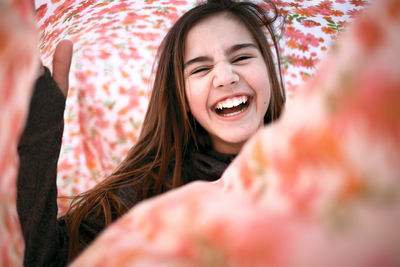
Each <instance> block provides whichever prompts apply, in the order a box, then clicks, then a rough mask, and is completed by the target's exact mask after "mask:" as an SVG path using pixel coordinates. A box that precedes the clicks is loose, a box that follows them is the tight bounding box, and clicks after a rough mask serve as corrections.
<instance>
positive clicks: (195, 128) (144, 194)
mask: <svg viewBox="0 0 400 267" xmlns="http://www.w3.org/2000/svg"><path fill="white" fill-rule="evenodd" d="M268 5H269V6H270V7H272V10H273V11H274V16H272V17H268V16H267V14H266V10H263V9H262V8H261V7H259V6H257V5H255V4H252V3H245V2H239V3H235V2H232V1H229V0H220V1H208V2H207V3H205V4H202V5H199V6H197V7H195V8H193V9H191V10H190V11H188V12H187V13H186V14H185V15H183V16H182V17H181V18H180V19H179V20H178V21H177V22H176V23H175V25H174V26H173V27H172V28H171V29H170V30H169V32H168V34H167V35H166V37H165V38H164V40H163V42H162V44H161V46H160V48H159V52H158V56H157V62H156V64H157V68H156V73H155V79H154V84H153V90H152V96H151V99H150V103H149V107H148V110H147V113H146V116H145V120H144V122H143V126H142V130H141V134H140V137H139V140H138V142H137V143H136V144H135V146H133V148H132V149H131V150H130V152H129V153H128V155H127V157H126V158H125V160H124V161H123V162H122V163H121V164H120V165H119V167H118V168H117V169H116V171H115V172H114V173H113V174H112V175H111V176H109V177H108V178H106V179H105V180H103V181H102V182H101V183H99V184H98V185H97V186H96V187H94V188H93V189H91V190H89V191H88V192H85V193H83V194H81V195H79V196H78V197H76V198H75V199H74V201H73V204H72V205H71V208H70V209H69V211H68V212H67V214H66V216H65V217H63V218H60V219H59V220H57V202H56V198H57V189H56V169H57V159H58V153H59V149H60V146H61V136H62V113H63V105H64V102H65V99H64V97H63V96H62V94H61V93H60V91H59V90H54V87H55V86H56V84H55V83H54V81H53V80H52V79H51V76H50V73H49V71H48V70H46V72H45V74H44V75H43V76H42V77H41V78H39V80H38V83H37V84H36V89H35V92H34V95H33V97H32V102H31V106H30V115H29V118H28V122H27V127H26V129H25V131H24V133H23V135H22V137H21V141H20V144H19V154H20V158H21V164H20V173H19V180H18V201H17V206H18V212H19V215H20V221H21V225H22V229H23V234H24V238H25V242H26V252H25V265H26V266H41V265H45V266H52V265H57V266H59V265H61V266H63V265H66V264H67V262H68V261H71V260H73V259H74V258H75V257H76V256H77V255H78V254H79V253H80V252H81V251H82V250H83V249H84V248H85V247H86V246H87V245H88V244H90V243H91V242H92V241H93V239H95V238H96V236H97V235H98V234H99V233H100V232H101V231H102V230H103V229H104V228H105V227H106V226H107V225H109V224H110V223H111V222H113V221H114V220H116V219H117V218H119V217H120V216H121V215H123V214H124V213H125V212H126V211H127V210H128V209H130V208H131V207H132V206H134V205H135V204H136V203H138V202H139V201H141V200H144V199H147V198H149V197H152V196H155V195H157V194H160V193H163V192H165V191H167V190H170V189H173V188H176V187H178V186H181V185H183V184H186V183H188V182H191V181H193V180H208V181H215V180H217V179H218V178H219V177H220V176H221V174H222V172H223V171H224V170H225V168H226V167H227V165H228V164H229V163H230V162H231V160H232V159H233V158H234V157H235V155H236V154H237V153H238V152H239V151H240V149H241V147H242V146H243V144H244V143H245V142H246V141H247V140H248V139H249V138H250V137H251V136H252V135H253V134H254V133H255V132H256V131H257V130H258V129H259V128H260V127H261V126H262V125H264V124H267V123H270V122H271V121H273V120H276V119H277V118H278V117H279V115H280V113H281V110H282V107H283V105H284V101H285V97H284V90H283V85H282V79H281V74H280V67H279V65H280V62H279V53H278V49H277V41H276V39H275V33H274V30H273V25H272V24H273V22H274V21H275V20H276V18H277V15H276V14H277V9H276V7H275V6H274V5H273V3H272V2H268ZM265 29H266V30H267V31H268V33H269V36H270V38H271V40H272V42H273V43H274V46H275V54H276V56H277V63H278V64H277V65H278V67H277V68H276V66H275V61H274V57H273V54H272V52H271V50H270V46H269V44H268V40H267V37H266V36H265V33H264V30H265ZM39 88H40V90H39ZM44 97H46V98H47V99H46V101H49V98H50V97H53V100H51V103H52V105H51V106H48V105H43V104H42V103H41V102H42V101H43V99H44ZM58 105H59V106H58ZM60 106H61V108H60ZM44 108H46V109H47V110H43V109H44ZM38 133H39V134H38ZM37 166H39V167H37ZM32 176H34V177H39V178H40V179H39V178H38V179H34V180H33V181H32Z"/></svg>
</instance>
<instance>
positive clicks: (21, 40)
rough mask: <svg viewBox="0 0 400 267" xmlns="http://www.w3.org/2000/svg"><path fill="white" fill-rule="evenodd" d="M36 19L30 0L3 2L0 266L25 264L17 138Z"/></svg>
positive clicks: (33, 63)
mask: <svg viewBox="0 0 400 267" xmlns="http://www.w3.org/2000/svg"><path fill="white" fill-rule="evenodd" d="M33 22H34V18H33V7H32V6H31V5H30V1H1V2H0V81H1V83H0V129H1V130H0V266H22V257H23V251H24V241H23V238H22V235H21V230H20V226H19V221H18V215H17V211H16V193H17V192H16V190H17V185H16V183H17V170H18V155H17V142H18V138H19V136H20V134H21V132H22V130H23V126H24V122H25V118H26V112H27V107H28V104H29V98H30V90H31V89H32V86H31V85H32V84H33V81H34V77H35V72H36V67H37V64H38V62H37V51H36V42H37V38H36V32H35V30H34V27H33ZM21 58H23V60H21Z"/></svg>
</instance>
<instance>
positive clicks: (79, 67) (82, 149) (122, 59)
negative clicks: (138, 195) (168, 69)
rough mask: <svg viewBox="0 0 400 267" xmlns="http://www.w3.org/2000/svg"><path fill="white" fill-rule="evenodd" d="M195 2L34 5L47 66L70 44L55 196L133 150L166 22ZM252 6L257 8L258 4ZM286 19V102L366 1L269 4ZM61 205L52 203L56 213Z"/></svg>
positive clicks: (77, 188)
mask: <svg viewBox="0 0 400 267" xmlns="http://www.w3.org/2000/svg"><path fill="white" fill-rule="evenodd" d="M198 2H199V1H198V0H146V1H128V0H118V1H101V2H99V1H95V0H80V1H76V0H66V1H60V0H51V1H49V0H36V1H35V4H36V20H37V24H38V27H39V30H40V37H41V38H40V49H41V55H42V60H43V62H44V64H45V65H47V66H49V67H51V57H52V54H53V52H54V48H55V45H56V44H57V43H58V42H59V41H60V40H62V39H65V38H68V39H70V40H72V41H73V43H74V57H73V63H72V67H71V75H70V90H69V94H68V100H67V107H66V112H65V121H66V124H65V131H64V137H63V146H62V151H61V155H60V161H59V167H58V171H59V175H58V188H59V194H60V195H67V196H71V195H76V194H78V193H80V192H82V191H86V190H88V189H89V188H90V187H92V186H94V185H95V184H96V183H98V182H99V181H100V180H102V179H104V177H106V176H107V175H109V174H110V173H111V172H112V171H113V170H114V169H115V167H116V166H117V165H118V163H119V162H121V161H122V159H123V158H124V156H125V155H126V153H127V151H128V149H129V148H130V147H131V146H132V145H134V144H135V142H136V139H137V137H138V135H139V131H140V127H141V124H142V120H143V117H144V114H145V111H146V108H147V104H148V96H149V94H150V93H151V92H150V88H151V69H152V64H153V59H154V57H155V53H156V49H157V47H158V45H159V43H160V42H161V40H162V38H163V36H164V35H165V33H166V31H167V30H168V29H169V27H170V26H171V25H172V24H173V22H174V21H175V20H176V19H177V18H178V17H179V16H180V15H181V14H183V13H184V12H185V11H186V10H188V9H190V8H192V7H193V6H194V5H196V3H198ZM256 2H258V3H260V4H263V1H262V0H257V1H256ZM275 3H276V4H277V6H278V8H279V9H280V12H281V13H282V14H284V15H285V16H286V24H287V28H286V29H285V31H284V32H283V36H282V38H281V49H282V52H283V58H282V59H283V65H284V68H283V71H284V80H285V84H286V87H287V91H288V97H289V98H291V96H292V94H293V93H294V92H295V91H296V88H297V87H298V85H299V84H301V83H302V82H303V80H305V79H306V77H309V76H312V74H313V73H314V69H315V66H316V65H318V62H319V60H320V58H321V57H322V55H323V54H324V53H325V51H326V50H327V49H328V48H329V47H330V46H331V44H332V40H334V39H336V37H337V36H338V35H339V34H340V32H341V31H342V30H343V29H344V26H345V24H347V23H349V22H350V21H351V20H352V19H353V17H354V16H355V15H356V14H357V13H359V12H360V11H361V10H363V9H364V8H365V6H367V3H368V1H365V0H361V1H358V0H357V1H353V0H352V1H343V0H335V1H333V0H324V1H322V0H321V1H317V0H316V1H309V0H297V1H289V0H275ZM68 205H69V203H68V201H67V200H66V199H60V200H59V206H60V213H61V214H62V213H63V212H65V210H66V207H68Z"/></svg>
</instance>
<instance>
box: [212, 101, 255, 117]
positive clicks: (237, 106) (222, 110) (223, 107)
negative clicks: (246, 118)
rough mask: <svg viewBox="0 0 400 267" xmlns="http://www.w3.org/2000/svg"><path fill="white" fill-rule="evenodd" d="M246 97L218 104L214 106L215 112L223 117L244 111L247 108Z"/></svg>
mask: <svg viewBox="0 0 400 267" xmlns="http://www.w3.org/2000/svg"><path fill="white" fill-rule="evenodd" d="M249 102H250V101H249V97H248V96H239V97H233V98H229V99H225V100H224V101H221V102H218V103H217V104H216V105H215V112H216V113H217V114H218V115H220V116H223V117H230V116H235V115H237V114H240V113H242V112H243V111H245V110H246V109H247V108H248V106H249Z"/></svg>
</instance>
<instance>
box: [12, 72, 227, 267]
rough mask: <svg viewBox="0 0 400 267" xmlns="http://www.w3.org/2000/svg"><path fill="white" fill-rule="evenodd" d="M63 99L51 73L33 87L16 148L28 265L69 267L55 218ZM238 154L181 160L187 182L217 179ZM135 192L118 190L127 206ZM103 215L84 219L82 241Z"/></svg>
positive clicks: (94, 232) (61, 226)
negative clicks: (23, 126)
mask: <svg viewBox="0 0 400 267" xmlns="http://www.w3.org/2000/svg"><path fill="white" fill-rule="evenodd" d="M64 109H65V97H64V95H63V94H62V93H61V91H60V89H59V88H58V86H57V84H56V83H55V82H54V80H53V78H52V77H51V74H50V72H49V70H48V69H46V71H45V74H44V75H43V76H41V77H40V78H39V79H38V80H37V82H36V84H35V88H34V92H33V95H32V99H31V103H30V107H29V114H28V118H27V122H26V127H25V129H24V132H23V133H22V135H21V138H20V141H19V144H18V154H19V158H20V166H19V173H18V191H17V211H18V215H19V219H20V223H21V228H22V233H23V236H24V240H25V258H24V266H66V265H67V258H68V243H69V237H68V233H67V229H66V225H65V221H64V218H63V217H62V218H57V214H58V207H57V185H56V178H57V162H58V157H59V153H60V149H61V139H62V133H63V128H64V121H63V113H64ZM233 158H234V155H224V154H220V153H217V152H215V151H212V150H211V151H202V152H193V153H191V154H190V155H189V156H188V157H187V158H185V159H184V160H183V164H182V178H183V181H184V183H189V182H191V181H194V180H206V181H215V180H217V179H218V178H220V176H221V174H222V173H223V171H224V170H225V169H226V167H227V166H228V164H229V163H230V162H231V161H232V159H233ZM132 193H133V188H130V187H124V188H121V189H117V191H116V194H117V195H118V196H119V197H120V198H121V200H122V201H123V202H124V203H126V204H127V205H128V206H134V205H135V204H136V203H132V201H133V200H132V199H133V198H132V197H131V194H132ZM104 227H105V226H104V221H103V220H102V219H101V216H100V217H95V218H94V217H91V216H88V218H86V219H84V220H83V221H82V223H81V225H80V229H79V238H80V240H82V241H83V242H85V243H88V244H90V243H91V242H92V241H93V240H94V239H95V238H96V237H97V236H98V235H99V233H100V232H101V231H102V230H103V229H104Z"/></svg>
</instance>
